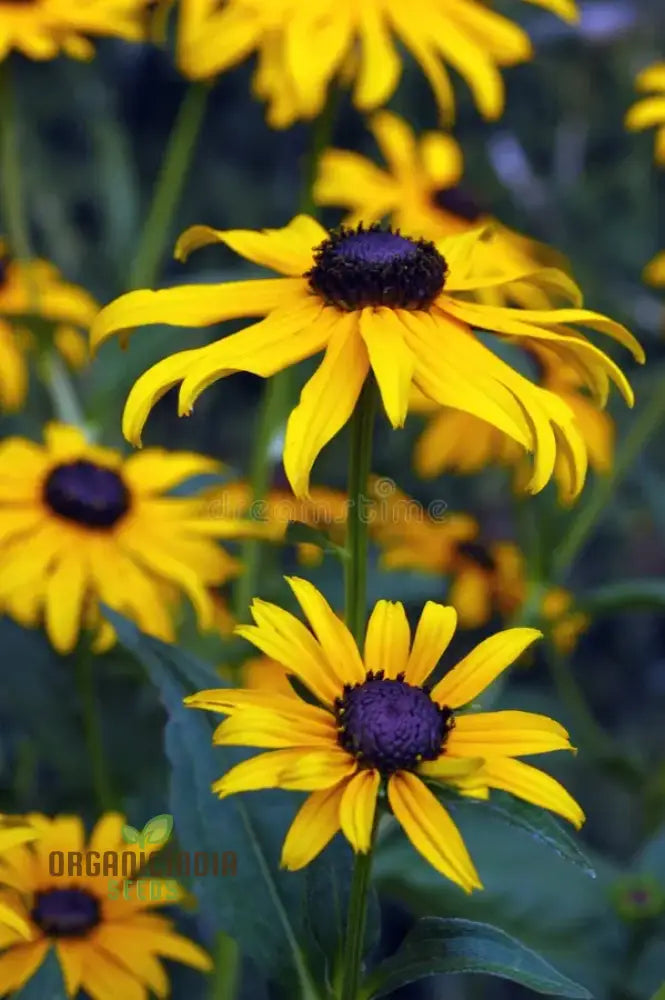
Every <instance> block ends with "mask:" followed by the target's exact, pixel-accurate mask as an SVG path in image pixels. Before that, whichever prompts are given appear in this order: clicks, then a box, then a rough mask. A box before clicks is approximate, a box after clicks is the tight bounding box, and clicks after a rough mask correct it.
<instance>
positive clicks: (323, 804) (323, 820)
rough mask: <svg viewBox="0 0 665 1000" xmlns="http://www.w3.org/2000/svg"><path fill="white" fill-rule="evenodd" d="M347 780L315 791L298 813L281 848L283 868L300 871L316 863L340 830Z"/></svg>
mask: <svg viewBox="0 0 665 1000" xmlns="http://www.w3.org/2000/svg"><path fill="white" fill-rule="evenodd" d="M348 780H349V779H347V780H344V781H341V782H340V783H339V784H338V785H333V787H332V788H324V789H323V790H322V791H320V792H312V794H311V795H309V796H308V797H307V798H306V799H305V801H304V803H303V804H302V806H301V807H300V809H299V810H298V812H297V814H296V818H295V819H294V821H293V823H292V824H291V826H290V827H289V831H288V833H287V835H286V839H285V841H284V846H283V847H282V860H281V865H282V868H287V869H288V870H289V871H298V870H299V869H300V868H304V867H305V866H306V865H308V864H309V863H310V861H313V860H314V858H316V857H317V856H318V855H319V854H320V853H321V851H322V850H323V849H324V847H326V845H327V844H328V843H329V842H330V841H331V840H332V838H333V837H334V836H335V834H336V833H337V831H338V830H339V827H340V820H339V807H340V803H341V801H342V795H343V794H344V790H345V788H346V787H347V784H348Z"/></svg>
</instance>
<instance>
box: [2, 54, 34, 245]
mask: <svg viewBox="0 0 665 1000" xmlns="http://www.w3.org/2000/svg"><path fill="white" fill-rule="evenodd" d="M10 63H11V60H10V59H5V60H4V61H3V62H2V63H0V171H1V172H2V185H1V186H0V187H1V190H0V198H1V199H2V215H3V220H4V224H5V228H6V230H7V235H8V237H9V242H10V244H11V246H10V249H11V252H12V254H13V255H14V256H15V257H17V258H18V259H19V260H26V261H29V260H30V259H31V257H32V253H31V250H30V234H29V230H28V222H27V219H26V215H25V211H24V200H23V177H22V175H21V161H20V156H19V139H18V130H17V127H16V121H17V116H16V106H15V101H14V88H13V85H12V77H11V65H10Z"/></svg>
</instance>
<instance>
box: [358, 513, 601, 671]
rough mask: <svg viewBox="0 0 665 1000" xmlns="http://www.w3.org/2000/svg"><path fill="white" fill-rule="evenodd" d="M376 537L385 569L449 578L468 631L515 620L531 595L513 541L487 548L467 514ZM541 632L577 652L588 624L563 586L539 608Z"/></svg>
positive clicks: (388, 527)
mask: <svg viewBox="0 0 665 1000" xmlns="http://www.w3.org/2000/svg"><path fill="white" fill-rule="evenodd" d="M374 537H375V539H376V542H377V544H378V545H379V547H380V549H381V566H382V567H383V568H384V569H387V570H391V569H407V570H420V571H422V572H426V573H433V574H437V575H441V576H446V577H448V578H449V589H448V594H447V599H448V600H449V601H450V603H451V604H452V605H453V607H454V608H455V610H456V612H457V616H458V619H459V623H460V625H461V626H462V627H463V628H480V627H481V626H483V625H487V624H488V623H489V622H490V621H492V619H493V618H494V617H495V616H499V617H500V618H503V619H505V620H511V619H513V618H514V616H515V615H516V614H517V613H518V612H519V611H520V609H521V608H522V607H523V606H524V604H525V601H526V600H527V596H528V585H527V572H526V563H525V560H524V556H523V555H522V553H521V551H520V549H519V547H518V546H517V545H515V544H514V543H513V542H509V541H496V542H489V543H485V542H484V541H482V539H481V538H480V527H479V525H478V523H477V521H475V520H474V518H472V517H469V516H468V515H467V514H448V515H447V516H446V517H445V518H443V519H442V520H436V519H434V518H431V517H429V516H426V515H425V514H423V516H422V517H419V518H415V517H408V518H404V519H402V520H401V521H400V520H397V519H395V518H392V519H391V520H390V521H382V522H380V523H379V524H378V525H377V526H376V527H375V529H374ZM535 610H536V612H537V613H539V615H540V620H541V623H542V627H543V628H544V629H545V630H546V632H547V635H548V637H549V638H550V639H551V641H552V642H553V643H554V645H555V646H556V648H557V649H558V650H560V651H561V652H563V653H569V652H571V651H572V649H574V647H575V645H576V643H577V640H578V638H579V636H580V635H581V634H582V632H584V631H585V629H586V628H587V627H588V625H589V619H588V616H587V615H585V614H584V613H583V612H581V611H580V610H579V609H577V608H576V607H575V605H574V600H573V596H572V594H571V593H570V592H569V591H568V590H565V589H564V588H563V587H550V588H548V589H547V590H546V591H545V593H544V594H543V596H542V598H541V599H540V602H539V607H538V608H536V609H535Z"/></svg>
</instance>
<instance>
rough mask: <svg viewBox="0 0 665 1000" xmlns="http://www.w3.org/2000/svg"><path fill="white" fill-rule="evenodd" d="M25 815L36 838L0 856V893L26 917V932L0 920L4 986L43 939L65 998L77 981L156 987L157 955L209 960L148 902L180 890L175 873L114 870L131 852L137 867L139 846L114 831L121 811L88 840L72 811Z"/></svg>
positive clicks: (131, 988) (28, 964) (86, 987)
mask: <svg viewBox="0 0 665 1000" xmlns="http://www.w3.org/2000/svg"><path fill="white" fill-rule="evenodd" d="M29 818H30V820H31V822H32V823H33V824H34V825H35V827H36V828H37V830H38V832H39V839H38V840H37V841H35V843H34V844H32V845H26V846H21V847H15V848H14V849H13V850H12V851H9V852H7V853H6V854H4V855H3V856H2V858H0V883H1V884H3V885H4V886H5V888H4V890H2V893H1V894H2V901H3V903H4V904H5V905H6V906H7V907H9V908H10V909H11V910H12V911H13V913H14V914H15V916H16V917H17V918H18V919H20V920H22V921H24V922H25V923H27V925H28V939H27V940H26V935H23V936H21V935H20V934H19V933H18V932H16V931H13V930H12V928H10V927H8V926H7V925H3V924H2V922H0V950H1V952H2V953H1V954H0V984H1V987H2V989H3V994H4V992H5V991H10V992H13V991H14V990H17V989H19V988H20V987H21V986H23V985H24V984H25V983H27V982H28V980H29V979H30V978H31V977H32V975H33V974H34V973H35V972H36V970H37V969H38V968H39V966H40V965H41V963H42V961H43V960H44V956H45V955H46V952H47V951H48V949H49V948H51V947H53V948H54V949H55V952H56V955H57V958H58V961H59V963H60V967H61V970H62V975H63V979H64V983H65V987H66V991H67V996H68V997H71V998H73V997H77V996H78V995H79V991H80V990H83V991H85V993H86V995H87V996H89V997H91V998H93V1000H110V998H111V997H113V998H117V1000H120V998H122V1000H149V996H150V995H152V994H154V995H156V996H158V997H165V996H167V995H168V993H169V979H168V975H167V973H166V970H165V969H164V966H163V965H162V962H161V959H169V960H172V961H176V962H183V963H184V964H186V965H189V966H192V967H193V968H195V969H200V970H201V971H204V972H207V971H208V970H210V968H211V967H212V962H211V961H210V958H209V956H208V955H207V954H206V952H205V951H203V949H202V948H200V947H199V946H198V945H197V944H195V943H194V942H193V941H190V940H189V939H188V938H186V937H183V936H182V935H180V934H178V933H176V931H175V930H174V928H173V925H172V923H171V921H170V920H168V919H166V918H165V917H163V916H160V915H159V914H156V913H154V912H151V911H153V910H154V909H155V908H157V907H158V906H164V905H169V904H171V905H172V904H174V903H177V902H178V900H179V899H181V898H182V896H183V895H184V893H183V891H182V890H181V889H180V887H179V886H178V884H177V882H175V881H174V880H171V879H168V880H165V879H160V878H153V877H150V879H149V880H148V879H146V880H143V882H141V883H138V884H137V883H136V882H132V881H131V877H130V879H127V878H122V877H121V875H122V865H123V863H124V864H125V865H126V868H125V872H126V871H127V870H133V869H132V866H131V864H129V862H131V861H132V858H135V860H136V862H137V863H136V864H135V866H134V867H135V870H138V868H139V867H140V865H139V863H138V861H139V858H140V851H139V848H138V847H136V846H135V845H132V844H127V843H125V842H124V841H123V839H122V835H121V831H122V827H123V824H124V817H122V816H121V815H119V814H117V813H106V814H105V815H104V816H102V817H101V818H100V820H99V821H98V823H97V825H96V826H95V828H94V830H93V831H92V834H91V836H90V839H89V841H88V842H87V843H86V838H85V831H84V829H83V823H82V822H81V820H80V819H79V818H78V817H77V816H57V817H55V818H53V819H50V818H48V817H46V816H41V815H38V814H33V815H31V816H30V817H29ZM148 853H150V854H154V848H151V849H149V852H148ZM130 856H132V857H130ZM114 859H115V860H114ZM114 863H115V865H116V866H117V867H116V868H115V869H114ZM77 864H78V865H80V868H79V869H78V871H77V869H76V865H77Z"/></svg>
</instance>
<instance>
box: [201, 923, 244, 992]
mask: <svg viewBox="0 0 665 1000" xmlns="http://www.w3.org/2000/svg"><path fill="white" fill-rule="evenodd" d="M214 956H215V971H214V972H213V976H212V981H211V983H210V992H209V994H208V996H209V1000H234V998H235V995H236V991H237V988H238V973H239V971H240V952H239V950H238V945H237V944H236V942H235V941H234V940H233V938H232V937H229V935H228V934H225V933H224V931H220V932H219V934H217V936H216V938H215V948H214Z"/></svg>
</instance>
